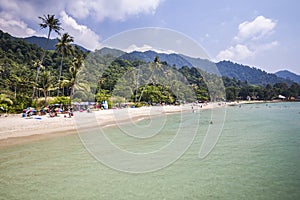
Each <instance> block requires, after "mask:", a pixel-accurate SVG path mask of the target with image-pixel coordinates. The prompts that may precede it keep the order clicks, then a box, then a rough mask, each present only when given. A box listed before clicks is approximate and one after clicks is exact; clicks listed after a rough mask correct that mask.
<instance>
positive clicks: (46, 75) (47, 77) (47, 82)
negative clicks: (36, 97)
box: [38, 71, 54, 106]
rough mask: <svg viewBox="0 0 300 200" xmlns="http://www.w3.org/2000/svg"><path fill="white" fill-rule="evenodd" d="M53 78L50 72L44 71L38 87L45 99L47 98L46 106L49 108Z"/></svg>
mask: <svg viewBox="0 0 300 200" xmlns="http://www.w3.org/2000/svg"><path fill="white" fill-rule="evenodd" d="M53 80H54V78H53V76H52V75H51V72H50V71H43V72H42V73H41V76H40V81H39V84H38V87H39V89H40V90H42V91H43V94H44V97H45V106H47V97H48V92H49V91H50V90H53V89H54V88H53V85H54V84H53Z"/></svg>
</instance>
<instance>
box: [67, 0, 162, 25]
mask: <svg viewBox="0 0 300 200" xmlns="http://www.w3.org/2000/svg"><path fill="white" fill-rule="evenodd" d="M161 1H162V0H143V1H141V0H110V1H107V0H95V1H84V0H79V1H76V2H74V1H68V2H67V5H66V8H67V12H68V13H70V15H72V16H73V17H76V18H81V19H82V18H86V17H88V16H91V17H92V18H94V19H96V20H98V21H102V20H104V19H105V18H109V19H112V20H124V19H125V18H126V17H128V16H130V15H137V14H140V13H145V14H153V13H154V12H155V10H156V8H157V7H158V5H159V4H160V2H161Z"/></svg>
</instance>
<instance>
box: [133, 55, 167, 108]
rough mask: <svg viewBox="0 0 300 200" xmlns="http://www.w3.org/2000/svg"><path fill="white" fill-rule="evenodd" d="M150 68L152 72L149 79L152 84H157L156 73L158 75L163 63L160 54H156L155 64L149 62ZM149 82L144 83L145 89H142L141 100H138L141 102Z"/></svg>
mask: <svg viewBox="0 0 300 200" xmlns="http://www.w3.org/2000/svg"><path fill="white" fill-rule="evenodd" d="M149 69H150V72H151V74H150V77H149V81H150V80H151V81H152V84H153V85H156V84H155V79H156V75H157V73H158V71H159V70H161V64H160V63H159V57H158V56H155V58H154V65H153V64H152V63H149ZM154 72H155V73H154ZM148 84H149V82H147V83H146V84H145V85H144V87H143V90H142V92H141V95H140V97H139V100H138V101H139V102H140V101H141V99H142V96H143V93H144V90H145V89H146V87H147V85H148Z"/></svg>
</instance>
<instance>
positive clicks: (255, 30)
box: [234, 16, 276, 41]
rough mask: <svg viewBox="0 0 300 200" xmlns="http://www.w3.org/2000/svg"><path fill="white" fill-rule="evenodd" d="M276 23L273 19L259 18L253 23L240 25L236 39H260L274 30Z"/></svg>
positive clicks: (246, 22) (247, 22)
mask: <svg viewBox="0 0 300 200" xmlns="http://www.w3.org/2000/svg"><path fill="white" fill-rule="evenodd" d="M275 26H276V22H274V21H273V20H272V19H268V18H265V17H264V16H258V17H256V18H255V19H254V20H253V21H251V22H249V21H245V22H243V23H241V24H240V25H239V32H238V34H237V36H236V37H235V38H234V39H235V40H237V41H244V40H247V39H250V40H257V39H260V38H262V37H264V36H266V35H268V34H270V33H272V31H273V30H274V28H275Z"/></svg>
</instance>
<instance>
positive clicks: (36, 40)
mask: <svg viewBox="0 0 300 200" xmlns="http://www.w3.org/2000/svg"><path fill="white" fill-rule="evenodd" d="M23 40H25V41H26V42H29V43H31V44H35V45H37V46H39V47H41V48H43V49H46V41H47V38H45V37H37V36H31V37H26V38H23ZM56 44H57V39H50V40H49V43H48V47H47V49H46V50H55V45H56ZM73 45H75V46H77V47H79V49H80V50H81V51H83V52H88V51H89V50H87V49H86V48H84V47H82V46H80V45H77V44H73Z"/></svg>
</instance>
